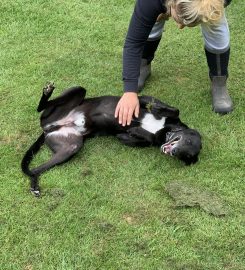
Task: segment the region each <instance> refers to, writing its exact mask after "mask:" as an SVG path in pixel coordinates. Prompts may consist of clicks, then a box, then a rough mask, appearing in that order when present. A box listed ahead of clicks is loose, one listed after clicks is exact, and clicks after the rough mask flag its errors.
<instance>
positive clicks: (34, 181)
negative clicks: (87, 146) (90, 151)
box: [31, 135, 83, 196]
mask: <svg viewBox="0 0 245 270" xmlns="http://www.w3.org/2000/svg"><path fill="white" fill-rule="evenodd" d="M45 142H46V144H47V145H48V146H49V147H50V148H51V150H52V151H53V156H52V157H51V159H50V160H49V161H47V162H45V163H43V164H42V165H40V166H38V167H36V168H34V169H32V170H31V173H32V177H31V192H32V193H33V194H34V195H35V196H39V195H40V188H39V184H38V177H39V176H40V175H41V174H42V173H43V172H45V171H47V170H49V169H51V168H52V167H54V166H55V165H59V164H62V163H64V162H66V161H68V160H69V159H70V158H71V157H72V156H74V155H75V154H76V153H77V152H78V151H79V150H80V149H81V147H82V146H83V137H82V136H76V135H71V136H69V138H67V137H61V136H54V135H51V136H48V137H47V138H46V141H45Z"/></svg>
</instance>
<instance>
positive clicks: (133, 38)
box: [123, 0, 167, 93]
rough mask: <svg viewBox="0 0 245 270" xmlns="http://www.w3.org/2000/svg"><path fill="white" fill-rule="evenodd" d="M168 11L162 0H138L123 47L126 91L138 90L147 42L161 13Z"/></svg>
mask: <svg viewBox="0 0 245 270" xmlns="http://www.w3.org/2000/svg"><path fill="white" fill-rule="evenodd" d="M166 11H167V9H166V7H165V6H164V1H162V0H150V1H149V0H137V2H136V5H135V8H134V12H133V14H132V17H131V21H130V24H129V28H128V32H127V36H126V39H125V43H124V48H123V84H124V92H136V93H137V89H138V78H139V74H140V62H141V57H142V52H143V49H144V45H145V42H146V41H147V39H148V36H149V34H150V32H151V29H152V27H153V25H154V24H155V22H156V20H157V17H158V16H159V14H160V13H165V12H166Z"/></svg>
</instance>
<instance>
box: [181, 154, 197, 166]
mask: <svg viewBox="0 0 245 270" xmlns="http://www.w3.org/2000/svg"><path fill="white" fill-rule="evenodd" d="M183 161H184V162H185V165H187V166H189V165H191V164H195V163H196V162H197V161H198V156H197V155H196V156H193V157H190V158H185V159H184V160H183Z"/></svg>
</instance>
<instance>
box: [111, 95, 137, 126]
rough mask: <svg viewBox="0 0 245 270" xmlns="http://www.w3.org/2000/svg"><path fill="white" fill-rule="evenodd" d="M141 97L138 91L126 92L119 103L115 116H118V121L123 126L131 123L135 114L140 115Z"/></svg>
mask: <svg viewBox="0 0 245 270" xmlns="http://www.w3.org/2000/svg"><path fill="white" fill-rule="evenodd" d="M139 108H140V104H139V99H138V95H137V93H134V92H126V93H124V94H123V95H122V97H121V99H120V100H119V102H118V103H117V107H116V110H115V118H117V117H118V122H119V124H120V125H122V126H126V124H127V125H130V123H131V120H132V117H133V114H134V116H135V117H138V116H139Z"/></svg>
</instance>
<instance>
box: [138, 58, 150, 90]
mask: <svg viewBox="0 0 245 270" xmlns="http://www.w3.org/2000/svg"><path fill="white" fill-rule="evenodd" d="M150 75H151V63H149V64H148V61H147V59H144V58H142V59H141V65H140V76H139V79H138V91H139V92H140V91H142V89H143V88H144V86H145V82H146V80H147V79H148V78H149V77H150Z"/></svg>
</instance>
